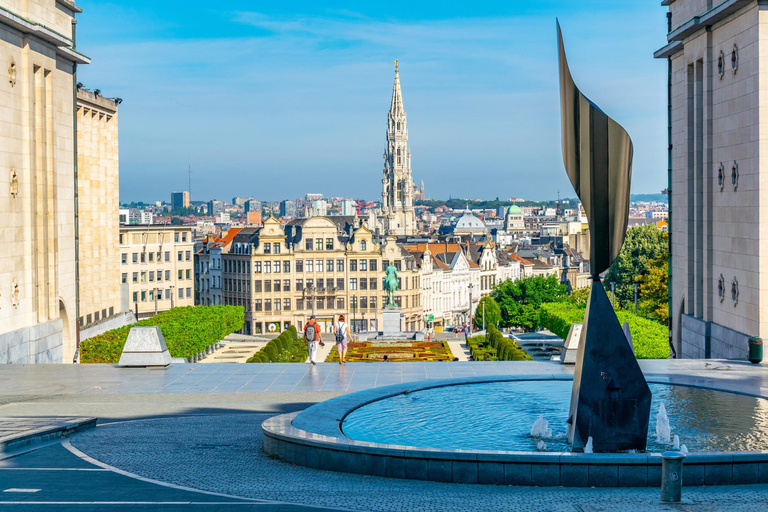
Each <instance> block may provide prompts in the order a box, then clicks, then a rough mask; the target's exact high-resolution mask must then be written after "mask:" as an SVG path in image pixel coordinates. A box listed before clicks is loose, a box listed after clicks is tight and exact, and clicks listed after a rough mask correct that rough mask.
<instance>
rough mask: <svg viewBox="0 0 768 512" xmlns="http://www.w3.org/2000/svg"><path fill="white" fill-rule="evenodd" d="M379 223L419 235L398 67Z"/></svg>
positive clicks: (397, 231)
mask: <svg viewBox="0 0 768 512" xmlns="http://www.w3.org/2000/svg"><path fill="white" fill-rule="evenodd" d="M381 185H382V191H381V214H380V224H381V225H382V226H381V227H382V228H383V231H384V233H387V234H390V235H395V236H403V235H406V236H407V235H415V234H416V232H417V226H416V216H415V214H414V212H413V191H414V185H413V178H412V177H411V149H410V147H409V146H408V127H407V120H406V115H405V109H404V108H403V93H402V91H401V90H400V73H399V69H398V68H397V63H396V64H395V84H394V86H393V88H392V104H391V105H390V107H389V116H388V119H387V149H386V151H385V152H384V177H383V178H382V180H381Z"/></svg>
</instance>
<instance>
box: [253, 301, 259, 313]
mask: <svg viewBox="0 0 768 512" xmlns="http://www.w3.org/2000/svg"><path fill="white" fill-rule="evenodd" d="M253 310H254V311H261V299H256V300H255V301H253Z"/></svg>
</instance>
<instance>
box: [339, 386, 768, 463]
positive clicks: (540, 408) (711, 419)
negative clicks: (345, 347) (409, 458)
mask: <svg viewBox="0 0 768 512" xmlns="http://www.w3.org/2000/svg"><path fill="white" fill-rule="evenodd" d="M571 386H572V383H571V382H570V381H519V382H494V383H486V384H468V385H461V386H449V387H443V388H436V389H427V390H423V391H416V392H412V393H409V394H407V395H398V396H395V397H392V398H386V399H383V400H379V401H377V402H373V403H371V404H368V405H366V406H364V407H361V408H360V409H357V410H356V411H354V412H352V413H351V414H350V415H349V416H347V418H346V419H345V421H344V424H343V431H344V434H345V435H346V436H347V437H349V438H350V439H355V440H358V441H368V442H374V443H385V444H397V445H405V446H418V447H429V448H444V449H464V450H505V451H536V450H537V444H538V443H539V442H540V441H544V443H546V445H547V447H546V451H570V446H569V445H568V444H567V441H566V438H565V431H566V424H565V422H566V420H567V419H568V408H569V405H570V398H571ZM650 388H651V392H652V393H653V402H652V405H651V421H650V426H649V435H648V451H649V452H660V451H665V450H669V449H670V448H671V445H670V444H665V443H658V442H657V440H656V414H657V413H658V410H659V404H660V403H661V402H664V406H665V408H666V412H667V416H668V417H669V424H670V427H671V431H672V436H674V435H675V434H677V435H678V436H679V437H680V442H681V443H683V444H685V445H686V446H687V448H688V450H689V451H691V452H701V451H731V450H768V401H766V400H763V399H760V398H754V397H748V396H743V395H738V394H734V393H726V392H721V391H709V390H704V389H698V388H690V387H686V386H666V385H660V384H650ZM539 415H543V417H544V419H546V420H547V421H548V422H549V428H550V429H552V435H551V436H546V437H544V438H539V437H532V436H531V426H532V425H533V423H534V422H535V421H536V419H537V418H538V417H539Z"/></svg>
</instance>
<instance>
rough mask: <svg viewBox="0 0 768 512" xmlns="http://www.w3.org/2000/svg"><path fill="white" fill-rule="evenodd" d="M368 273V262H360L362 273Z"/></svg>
mask: <svg viewBox="0 0 768 512" xmlns="http://www.w3.org/2000/svg"><path fill="white" fill-rule="evenodd" d="M367 271H368V260H360V272H367Z"/></svg>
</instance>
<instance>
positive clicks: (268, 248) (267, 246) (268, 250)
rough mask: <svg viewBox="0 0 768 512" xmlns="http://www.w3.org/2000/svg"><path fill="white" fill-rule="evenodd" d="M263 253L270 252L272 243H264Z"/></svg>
mask: <svg viewBox="0 0 768 512" xmlns="http://www.w3.org/2000/svg"><path fill="white" fill-rule="evenodd" d="M264 254H272V245H271V244H269V243H266V244H264Z"/></svg>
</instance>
